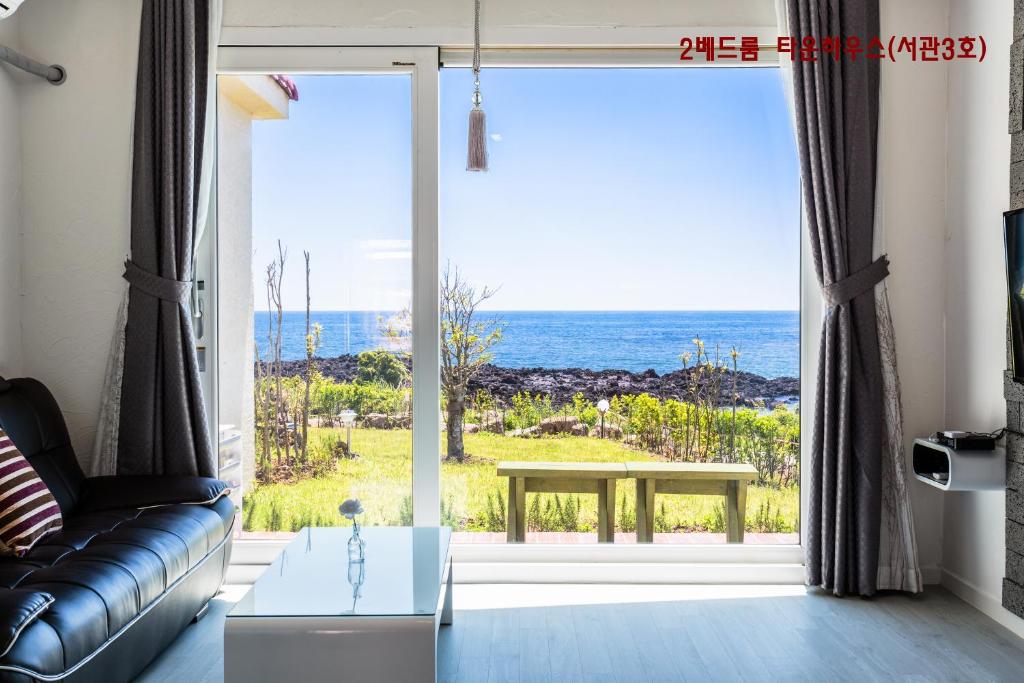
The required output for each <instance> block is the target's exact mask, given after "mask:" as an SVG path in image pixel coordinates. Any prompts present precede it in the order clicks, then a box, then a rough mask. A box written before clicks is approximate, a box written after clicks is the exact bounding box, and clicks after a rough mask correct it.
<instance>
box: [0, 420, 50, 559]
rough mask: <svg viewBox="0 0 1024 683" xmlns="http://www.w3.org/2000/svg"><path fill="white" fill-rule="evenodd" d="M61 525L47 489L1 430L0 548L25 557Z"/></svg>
mask: <svg viewBox="0 0 1024 683" xmlns="http://www.w3.org/2000/svg"><path fill="white" fill-rule="evenodd" d="M61 523H62V517H61V514H60V507H59V506H58V505H57V501H56V500H54V498H53V495H52V494H51V493H50V489H49V488H47V486H46V483H45V482H44V481H43V480H42V479H40V478H39V475H38V474H36V471H35V470H34V469H32V465H30V464H29V462H28V460H26V459H25V456H23V455H22V454H21V451H19V450H18V447H17V446H15V445H14V442H13V441H12V440H11V438H10V437H9V436H7V433H6V432H4V430H3V429H0V548H2V550H3V551H5V552H7V553H10V554H14V555H24V554H25V553H26V552H27V551H28V550H29V549H31V548H32V546H33V545H35V544H36V543H37V542H38V541H39V540H40V539H42V538H43V537H44V536H47V535H49V534H52V533H53V532H55V531H59V530H60V528H61Z"/></svg>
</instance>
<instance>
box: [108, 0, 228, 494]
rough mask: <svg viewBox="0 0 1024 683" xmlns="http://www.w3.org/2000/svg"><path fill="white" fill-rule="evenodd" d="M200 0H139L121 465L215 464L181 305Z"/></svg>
mask: <svg viewBox="0 0 1024 683" xmlns="http://www.w3.org/2000/svg"><path fill="white" fill-rule="evenodd" d="M208 31H209V6H208V3H207V0H144V2H143V6H142V31H141V36H140V39H139V64H138V76H137V79H136V96H135V131H134V146H133V159H132V164H133V167H132V198H131V202H132V206H131V259H130V260H129V261H128V262H127V263H126V264H125V273H124V277H125V279H126V280H127V281H128V283H129V290H128V307H127V317H126V323H125V333H124V369H123V373H122V377H121V391H120V419H119V424H118V434H117V472H118V473H119V474H191V475H197V474H198V475H200V476H211V477H212V476H216V463H215V459H214V454H213V449H212V447H211V444H210V440H209V432H208V430H207V424H206V413H205V411H204V407H203V396H202V389H201V386H200V383H199V369H198V363H197V358H196V349H195V342H194V338H193V334H192V316H191V313H190V308H189V298H190V292H191V280H192V266H193V248H194V242H195V234H196V218H197V215H198V213H199V211H198V208H199V192H198V188H199V182H200V173H201V169H202V166H203V141H204V138H205V133H206V131H205V122H206V106H207V93H208V88H207V85H208V71H207V66H208V59H209V49H208V43H209V41H208Z"/></svg>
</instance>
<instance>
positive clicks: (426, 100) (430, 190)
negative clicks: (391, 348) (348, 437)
mask: <svg viewBox="0 0 1024 683" xmlns="http://www.w3.org/2000/svg"><path fill="white" fill-rule="evenodd" d="M217 72H218V73H219V74H253V73H256V74H273V73H288V74H381V73H399V74H409V75H410V76H411V80H412V193H413V197H412V217H411V218H412V254H413V257H412V330H413V334H412V384H413V395H412V415H413V421H412V481H413V490H412V508H413V509H412V517H413V524H415V525H416V526H438V525H440V523H441V509H440V502H439V501H440V500H441V458H440V444H441V420H440V405H441V394H440V391H441V389H440V378H441V374H440V356H441V342H440V335H439V334H438V333H437V332H436V330H438V329H440V325H441V319H440V312H439V308H438V303H437V302H438V287H439V284H438V277H439V273H438V155H439V152H440V149H439V146H438V141H439V127H438V116H439V114H438V95H439V91H438V86H439V83H438V50H437V48H436V47H222V48H220V50H219V51H218V55H217Z"/></svg>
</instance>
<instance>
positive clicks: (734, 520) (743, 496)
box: [725, 481, 747, 543]
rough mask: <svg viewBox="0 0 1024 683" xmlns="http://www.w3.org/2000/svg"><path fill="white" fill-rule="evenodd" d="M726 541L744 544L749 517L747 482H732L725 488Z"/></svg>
mask: <svg viewBox="0 0 1024 683" xmlns="http://www.w3.org/2000/svg"><path fill="white" fill-rule="evenodd" d="M725 491H726V494H725V512H726V540H727V541H728V542H729V543H743V527H744V526H745V525H746V517H747V482H745V481H730V482H727V483H726V487H725Z"/></svg>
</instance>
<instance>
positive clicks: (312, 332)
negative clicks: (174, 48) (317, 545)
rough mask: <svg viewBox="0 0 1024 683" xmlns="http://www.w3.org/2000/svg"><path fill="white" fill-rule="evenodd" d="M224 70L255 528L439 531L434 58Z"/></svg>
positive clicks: (246, 509)
mask: <svg viewBox="0 0 1024 683" xmlns="http://www.w3.org/2000/svg"><path fill="white" fill-rule="evenodd" d="M221 59H222V62H221V73H220V75H219V77H218V122H219V124H218V137H219V140H218V150H219V158H218V198H219V201H218V206H219V210H218V229H217V243H218V249H217V252H218V268H217V272H218V278H217V290H218V291H217V297H218V300H219V303H220V305H219V311H220V316H219V321H218V335H217V347H218V356H217V357H218V371H219V382H218V384H219V388H220V390H219V407H220V410H219V413H220V421H221V423H222V425H221V429H220V430H219V431H220V440H221V442H222V444H223V446H222V448H221V450H222V467H223V471H222V476H224V477H225V478H227V479H234V480H235V483H236V484H239V485H240V486H241V488H242V489H243V497H242V522H243V529H244V530H245V532H247V533H248V534H249V535H250V536H253V537H268V536H269V537H274V536H276V535H280V534H287V533H291V532H295V531H298V530H299V529H301V528H302V527H305V526H333V525H337V524H338V523H340V521H341V518H340V517H339V515H338V511H337V509H338V505H339V503H341V501H343V500H345V499H347V498H359V499H360V500H361V501H362V504H363V508H364V510H365V513H364V515H363V518H362V521H363V522H364V523H366V524H371V525H411V524H413V523H416V524H437V522H438V507H437V499H438V497H437V486H438V467H439V465H438V459H437V443H438V431H439V422H438V411H437V405H438V403H437V401H438V399H437V385H438V382H437V377H438V364H437V349H438V346H437V341H436V340H437V334H436V332H435V331H436V330H437V325H438V322H437V315H436V306H433V305H431V302H434V301H436V289H437V285H436V282H437V276H436V262H437V259H436V249H437V247H436V245H437V237H436V234H437V199H436V197H437V186H436V159H437V156H436V149H437V53H436V50H430V49H399V50H392V49H387V50H385V49H291V48H288V49H275V50H262V49H244V48H236V49H225V50H223V51H222V55H221ZM414 253H420V254H421V257H420V258H414ZM424 302H426V305H424ZM432 311H433V312H432ZM414 482H415V484H414Z"/></svg>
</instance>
